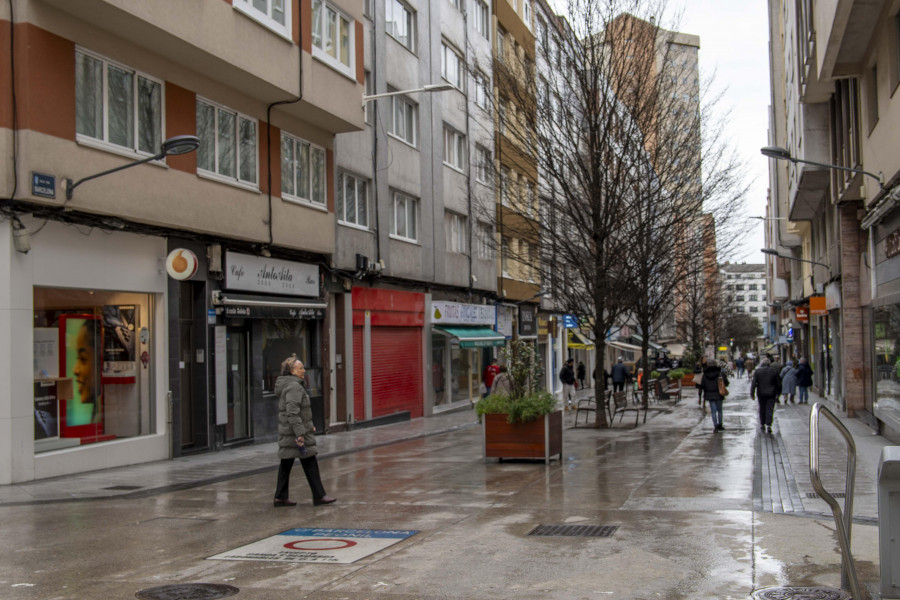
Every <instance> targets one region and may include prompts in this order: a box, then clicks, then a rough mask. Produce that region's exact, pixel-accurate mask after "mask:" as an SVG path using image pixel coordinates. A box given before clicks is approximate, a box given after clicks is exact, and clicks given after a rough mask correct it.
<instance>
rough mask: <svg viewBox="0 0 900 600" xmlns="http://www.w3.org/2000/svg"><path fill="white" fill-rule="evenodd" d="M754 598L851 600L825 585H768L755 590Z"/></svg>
mask: <svg viewBox="0 0 900 600" xmlns="http://www.w3.org/2000/svg"><path fill="white" fill-rule="evenodd" d="M751 598H753V599H754V600H851V596H850V594H848V593H847V592H844V591H842V590H836V589H834V588H825V587H770V588H764V589H761V590H756V591H755V592H753V595H752V596H751Z"/></svg>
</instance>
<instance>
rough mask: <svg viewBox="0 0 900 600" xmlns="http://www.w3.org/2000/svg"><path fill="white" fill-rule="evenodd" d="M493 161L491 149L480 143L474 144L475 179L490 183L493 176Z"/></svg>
mask: <svg viewBox="0 0 900 600" xmlns="http://www.w3.org/2000/svg"><path fill="white" fill-rule="evenodd" d="M493 172H494V161H493V159H492V158H491V151H490V150H488V149H487V148H485V147H484V146H481V145H476V146H475V180H476V181H478V182H480V183H486V184H488V185H490V183H491V179H492V178H493Z"/></svg>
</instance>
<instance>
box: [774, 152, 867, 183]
mask: <svg viewBox="0 0 900 600" xmlns="http://www.w3.org/2000/svg"><path fill="white" fill-rule="evenodd" d="M759 151H760V152H761V153H762V155H763V156H768V157H769V158H774V159H775V160H789V161H791V162H792V163H804V164H807V165H814V166H816V167H824V168H826V169H835V170H836V171H849V172H851V173H861V174H863V175H868V176H869V177H871V178H873V179H874V180H875V181H877V182H878V186H879V187H880V188H881V189H882V190H883V189H884V176H883V175H881V174H878V175H875V174H874V173H869V172H868V171H863V170H862V169H851V168H850V167H842V166H840V165H829V164H828V163H820V162H816V161H814V160H806V159H803V158H794V157H793V156H791V153H790V152H788V151H787V150H786V149H784V148H781V147H780V146H763V147H762V148H760V149H759Z"/></svg>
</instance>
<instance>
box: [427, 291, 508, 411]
mask: <svg viewBox="0 0 900 600" xmlns="http://www.w3.org/2000/svg"><path fill="white" fill-rule="evenodd" d="M495 319H496V313H495V308H494V306H491V305H484V304H464V303H461V302H449V301H442V300H435V301H432V303H431V311H430V316H429V322H430V324H431V372H432V390H431V391H432V392H433V406H434V412H441V411H444V410H447V409H449V408H453V407H457V406H463V405H466V404H471V403H472V402H475V401H477V400H478V399H479V398H480V397H481V392H480V389H481V384H482V381H483V379H482V375H483V373H484V369H485V367H486V366H487V365H489V364H490V361H491V359H493V358H496V348H498V347H502V346H504V345H505V344H506V337H505V336H503V335H501V334H500V333H498V332H497V331H495V330H494V329H493V325H494V323H495Z"/></svg>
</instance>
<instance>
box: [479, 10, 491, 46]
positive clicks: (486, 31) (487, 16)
mask: <svg viewBox="0 0 900 600" xmlns="http://www.w3.org/2000/svg"><path fill="white" fill-rule="evenodd" d="M475 31H477V32H478V33H480V34H481V35H483V36H484V38H485V39H486V40H490V39H491V9H490V7H489V6H488V4H487V2H485V1H484V0H475Z"/></svg>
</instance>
